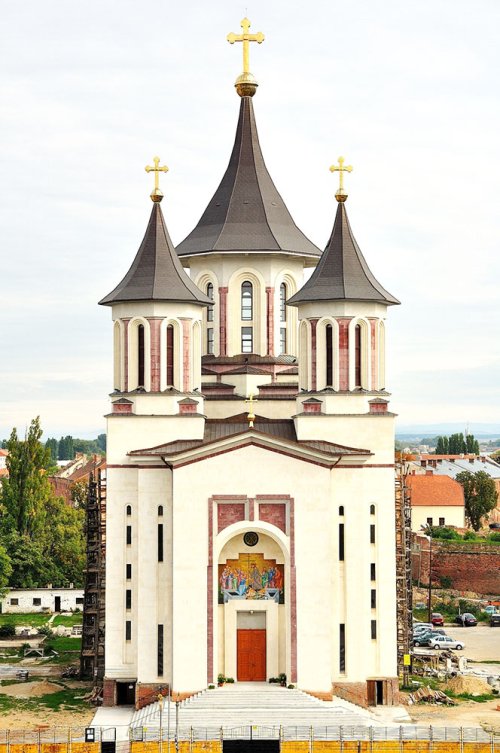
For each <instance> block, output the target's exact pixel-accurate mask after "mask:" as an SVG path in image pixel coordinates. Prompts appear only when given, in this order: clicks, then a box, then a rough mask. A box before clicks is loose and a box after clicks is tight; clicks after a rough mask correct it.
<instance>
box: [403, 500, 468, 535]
mask: <svg viewBox="0 0 500 753" xmlns="http://www.w3.org/2000/svg"><path fill="white" fill-rule="evenodd" d="M427 518H432V525H433V526H438V525H439V518H444V525H445V526H456V527H457V528H464V527H465V508H464V506H463V505H412V508H411V530H412V531H415V532H417V533H420V532H421V528H422V526H423V527H424V528H425V527H426V526H427Z"/></svg>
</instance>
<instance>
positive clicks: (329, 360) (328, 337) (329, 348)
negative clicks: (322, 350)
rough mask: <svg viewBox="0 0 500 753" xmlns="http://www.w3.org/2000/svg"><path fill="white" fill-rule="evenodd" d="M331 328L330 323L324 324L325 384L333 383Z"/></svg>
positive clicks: (328, 385)
mask: <svg viewBox="0 0 500 753" xmlns="http://www.w3.org/2000/svg"><path fill="white" fill-rule="evenodd" d="M332 352H333V328H332V325H331V324H327V325H326V386H327V387H331V386H332V385H333V363H332Z"/></svg>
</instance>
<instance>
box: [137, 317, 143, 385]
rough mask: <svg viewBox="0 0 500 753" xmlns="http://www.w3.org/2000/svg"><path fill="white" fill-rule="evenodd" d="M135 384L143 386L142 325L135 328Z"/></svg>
mask: <svg viewBox="0 0 500 753" xmlns="http://www.w3.org/2000/svg"><path fill="white" fill-rule="evenodd" d="M137 386H138V387H144V325H143V324H139V326H138V328H137Z"/></svg>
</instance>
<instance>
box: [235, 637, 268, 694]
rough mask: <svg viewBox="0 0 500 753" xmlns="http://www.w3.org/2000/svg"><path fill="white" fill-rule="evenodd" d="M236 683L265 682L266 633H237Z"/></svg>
mask: <svg viewBox="0 0 500 753" xmlns="http://www.w3.org/2000/svg"><path fill="white" fill-rule="evenodd" d="M237 651H238V663H237V671H238V682H265V681H266V631H265V630H247V629H239V630H238V631H237Z"/></svg>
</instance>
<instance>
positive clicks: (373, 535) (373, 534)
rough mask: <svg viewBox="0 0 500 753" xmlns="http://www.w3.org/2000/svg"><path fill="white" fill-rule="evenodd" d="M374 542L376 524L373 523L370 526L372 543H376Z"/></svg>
mask: <svg viewBox="0 0 500 753" xmlns="http://www.w3.org/2000/svg"><path fill="white" fill-rule="evenodd" d="M374 543H375V526H374V525H373V523H372V524H371V526H370V544H374Z"/></svg>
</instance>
